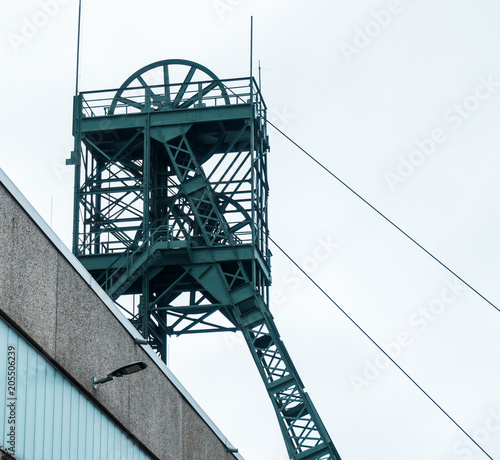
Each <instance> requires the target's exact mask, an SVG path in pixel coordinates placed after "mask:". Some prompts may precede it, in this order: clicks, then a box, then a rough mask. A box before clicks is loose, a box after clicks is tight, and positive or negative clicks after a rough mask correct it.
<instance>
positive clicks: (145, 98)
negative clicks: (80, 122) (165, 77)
mask: <svg viewBox="0 0 500 460" xmlns="http://www.w3.org/2000/svg"><path fill="white" fill-rule="evenodd" d="M79 96H80V98H81V101H80V108H81V116H82V117H83V118H89V117H103V116H104V117H107V116H113V115H124V114H132V113H136V114H137V113H144V112H146V113H151V112H158V111H168V110H184V109H197V108H205V107H222V106H227V105H241V104H253V105H254V106H255V109H256V115H258V116H260V117H263V118H264V119H265V117H266V111H267V107H266V105H265V103H264V101H263V99H262V95H261V93H260V89H259V87H258V86H257V83H256V82H255V79H254V78H234V79H228V80H208V81H195V82H190V83H188V84H187V85H186V84H184V83H173V84H169V85H152V86H137V87H132V88H125V89H123V90H122V89H110V90H99V91H85V92H82V93H80V95H79Z"/></svg>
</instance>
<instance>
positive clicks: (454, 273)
mask: <svg viewBox="0 0 500 460" xmlns="http://www.w3.org/2000/svg"><path fill="white" fill-rule="evenodd" d="M267 122H268V123H269V124H270V125H271V126H272V127H273V128H274V129H275V130H276V131H278V132H279V133H280V134H282V135H283V136H284V137H286V138H287V139H288V140H289V141H290V142H291V143H292V144H293V145H295V146H296V147H297V148H298V149H299V150H301V151H302V152H303V153H305V154H306V155H307V156H308V157H309V158H310V159H311V160H313V161H314V162H315V163H316V164H317V165H318V166H320V167H321V168H323V169H324V170H325V171H326V172H327V173H328V174H330V176H332V177H333V178H334V179H336V180H337V181H338V182H340V183H341V184H342V185H343V186H344V187H345V188H347V189H348V190H349V191H350V192H352V193H354V195H356V196H357V197H358V198H359V199H360V200H361V201H363V203H365V204H366V205H368V206H369V207H370V208H371V209H372V210H373V211H375V212H376V213H377V214H378V215H379V216H380V217H382V218H383V219H385V220H386V221H387V222H389V224H391V225H392V226H393V227H394V228H395V229H397V230H398V231H399V232H401V233H402V234H403V235H404V236H406V238H408V239H409V240H410V241H411V242H413V243H414V244H416V245H417V246H418V247H419V248H420V249H422V251H424V252H425V253H426V254H427V255H429V256H430V257H432V258H433V259H434V260H435V261H436V262H437V263H438V264H439V265H441V266H442V267H444V268H445V269H446V270H448V271H449V272H450V273H451V274H452V275H453V276H455V277H456V278H457V279H458V280H460V281H461V282H462V283H464V284H465V285H466V286H467V287H468V288H469V289H470V290H471V291H473V292H474V293H476V294H477V295H478V296H479V297H481V298H482V299H483V300H484V301H485V302H487V303H489V304H490V305H491V306H492V307H493V308H494V309H495V310H497V311H499V312H500V308H498V307H497V306H496V305H494V304H493V302H491V301H489V300H488V299H487V298H486V297H485V296H484V295H482V294H481V293H480V292H479V291H478V290H476V289H474V288H473V287H472V286H471V285H470V284H469V283H467V281H465V280H464V279H463V278H462V277H461V276H459V275H458V274H457V273H456V272H454V271H453V270H452V269H451V268H450V267H448V266H447V265H446V264H445V263H443V262H441V260H439V259H438V258H437V257H435V256H434V255H433V254H431V253H430V252H429V251H428V250H427V249H425V248H424V247H423V246H422V245H421V244H420V243H418V242H417V241H416V240H415V239H414V238H412V237H411V236H410V235H409V234H408V233H406V232H405V231H404V230H403V229H401V227H399V226H398V225H396V224H395V223H394V222H393V221H392V220H391V219H389V218H388V217H387V216H385V214H383V213H382V212H381V211H379V210H378V209H377V208H376V207H375V206H373V205H372V204H371V203H370V202H368V201H367V200H365V199H364V198H363V197H362V196H361V195H360V194H359V193H357V192H356V191H355V190H354V189H352V188H351V187H349V185H347V184H346V183H345V182H344V181H343V180H342V179H340V178H339V177H338V176H336V175H335V174H334V173H333V172H331V171H330V170H329V169H328V168H327V167H326V166H325V165H323V164H322V163H320V162H319V161H318V160H316V158H314V157H313V156H312V155H311V154H310V153H309V152H307V151H306V150H305V149H303V148H302V147H301V146H300V145H299V144H297V142H295V141H294V140H293V139H291V138H290V137H289V136H287V135H286V134H285V133H284V132H283V131H281V129H279V128H278V127H277V126H276V125H274V124H273V123H271V122H270V121H269V120H267Z"/></svg>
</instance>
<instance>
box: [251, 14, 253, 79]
mask: <svg viewBox="0 0 500 460" xmlns="http://www.w3.org/2000/svg"><path fill="white" fill-rule="evenodd" d="M252 77H253V16H250V80H251V79H252ZM250 84H251V83H250Z"/></svg>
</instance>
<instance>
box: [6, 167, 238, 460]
mask: <svg viewBox="0 0 500 460" xmlns="http://www.w3.org/2000/svg"><path fill="white" fill-rule="evenodd" d="M0 183H1V184H2V185H3V186H4V187H5V188H6V190H7V191H8V192H9V193H10V194H11V195H12V197H13V198H14V199H15V200H16V201H17V202H18V203H19V205H20V206H21V207H22V208H23V209H24V211H25V212H26V213H27V214H28V216H29V217H30V218H31V220H33V222H34V223H35V224H36V225H37V226H38V227H39V228H40V230H41V231H42V232H43V233H44V235H45V236H46V237H47V238H48V239H49V241H50V242H51V243H52V244H53V245H54V246H55V247H56V248H57V250H58V251H59V252H60V253H61V255H62V256H63V257H64V258H65V259H66V260H67V261H68V262H69V263H70V264H71V266H72V267H73V268H74V269H75V270H76V271H77V272H78V274H79V275H80V276H81V277H82V278H83V279H84V281H85V282H86V283H87V284H88V285H89V286H90V287H91V288H92V290H93V291H94V292H95V293H96V294H97V296H98V297H99V298H100V299H101V300H102V302H103V303H104V304H105V305H106V307H107V308H108V309H109V311H110V312H111V313H112V314H113V316H115V318H116V319H117V320H118V321H119V322H120V324H121V325H122V326H123V327H124V328H125V330H126V331H127V332H128V333H129V334H130V335H131V336H132V337H133V338H134V339H135V338H137V339H142V336H141V335H140V334H139V332H138V331H137V330H136V329H135V328H134V326H132V324H131V323H130V321H129V320H128V319H127V318H125V316H124V315H123V314H122V312H121V311H120V310H119V309H118V307H117V306H116V305H115V304H114V302H113V301H112V300H111V298H110V297H109V296H108V295H107V294H106V292H104V290H103V289H102V288H101V286H99V284H98V283H97V282H96V281H95V280H94V278H93V277H92V275H90V273H89V272H88V271H87V270H86V269H85V267H84V266H83V265H82V264H81V263H80V261H79V260H78V259H77V258H76V257H75V255H74V254H73V253H72V252H71V251H70V250H69V249H68V248H67V247H66V245H65V244H64V243H63V242H62V241H61V239H60V238H59V237H58V236H57V235H56V233H55V232H54V231H53V230H52V229H51V228H50V226H49V225H48V224H47V223H46V222H45V220H44V219H43V218H42V216H40V214H39V213H38V212H37V211H36V209H35V208H34V207H33V206H32V205H31V203H30V202H29V201H28V200H27V199H26V197H25V196H24V195H23V194H22V193H21V191H20V190H19V189H18V188H17V187H16V185H15V184H14V183H13V182H12V181H11V180H10V178H9V177H8V176H7V174H5V172H4V171H3V170H2V169H1V168H0ZM1 316H3V317H4V318H5V319H7V320H8V322H9V323H10V324H12V325H13V326H15V329H16V330H17V331H18V332H20V333H21V335H22V336H23V338H25V340H27V341H28V342H29V343H30V344H31V345H34V346H35V348H36V349H37V350H38V351H40V352H41V354H42V355H43V356H44V357H45V358H46V359H48V360H49V361H50V362H51V364H53V365H55V366H56V368H57V369H58V370H59V371H61V372H62V373H63V374H64V376H65V377H67V378H68V379H69V380H70V381H71V382H72V384H74V385H76V386H77V387H78V388H79V389H80V390H81V391H83V392H84V394H86V395H87V396H88V397H89V399H90V400H91V401H92V402H93V403H94V404H96V405H97V406H98V407H99V408H100V409H101V410H104V411H105V412H106V414H107V415H110V416H111V418H112V419H113V420H114V421H116V420H115V418H114V417H112V415H111V414H109V412H108V411H106V410H105V409H104V408H103V407H102V405H101V404H99V401H97V400H96V399H94V398H93V397H92V395H91V394H89V393H87V391H85V390H83V389H82V388H81V386H80V385H79V384H78V383H77V382H76V381H75V379H73V378H72V377H71V375H68V373H67V372H65V371H64V369H61V367H60V366H59V365H57V363H55V362H54V361H53V359H51V358H50V357H48V356H47V354H45V353H44V352H43V350H40V347H39V346H36V344H33V343H32V341H30V340H28V339H27V338H26V335H25V334H24V333H23V332H22V328H19V326H18V325H17V324H16V323H15V322H13V321H12V319H10V318H8V316H7V315H5V314H3V315H1ZM139 346H140V347H141V348H142V349H143V350H144V351H145V352H146V353H147V354H148V356H149V357H150V358H151V359H152V360H153V361H154V363H155V364H156V365H157V366H158V368H159V369H160V370H161V371H162V372H163V374H165V376H166V377H167V378H168V380H170V382H171V383H172V384H173V385H174V386H175V388H176V389H177V390H178V391H179V393H180V394H181V395H182V396H183V397H184V399H186V401H187V402H188V403H189V404H190V405H191V407H192V408H193V409H194V410H195V411H196V412H197V413H198V415H199V416H200V417H201V418H202V420H203V421H204V422H205V423H206V424H207V425H208V426H209V427H210V429H211V430H212V431H213V432H214V433H215V435H216V436H217V437H218V438H219V439H220V441H221V442H222V443H223V444H224V445H225V446H226V447H227V449H228V450H229V451H233V450H234V449H235V447H234V446H233V445H232V444H231V443H230V442H229V440H228V439H227V438H226V437H225V436H224V434H223V433H222V432H221V431H220V429H219V428H218V427H217V426H216V425H215V423H214V422H213V421H212V420H211V419H210V417H209V416H208V415H207V414H206V413H205V411H204V410H203V409H202V408H201V407H200V405H199V404H198V403H197V402H196V401H195V400H194V398H193V397H192V396H191V395H190V394H189V392H188V391H187V390H186V388H184V386H183V385H182V384H181V383H180V382H179V380H178V379H177V377H175V375H174V374H173V373H172V371H170V369H169V368H168V367H167V365H166V364H165V363H164V362H163V361H162V360H161V359H160V358H159V357H158V355H157V354H156V353H155V352H154V350H153V349H152V348H151V346H149V345H139ZM116 422H117V421H116ZM118 424H119V426H120V427H121V428H122V429H123V430H124V431H125V432H126V433H127V434H130V436H132V437H133V439H134V440H135V442H137V443H138V445H140V446H141V448H144V447H143V445H142V443H139V442H138V441H137V440H136V438H135V437H134V436H133V434H131V433H129V431H128V430H126V429H124V427H123V426H122V424H120V423H118ZM145 450H146V451H148V452H149V449H147V448H146V449H145ZM233 455H234V456H235V458H237V459H238V460H244V458H243V457H242V456H241V455H240V454H239V453H236V452H235V453H233ZM153 457H154V455H153Z"/></svg>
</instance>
